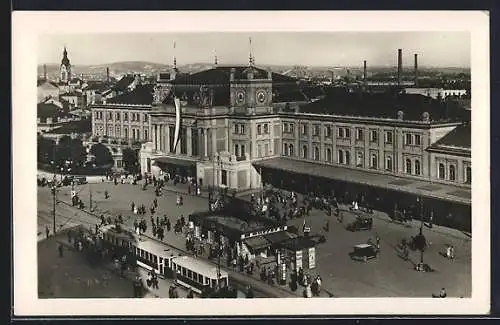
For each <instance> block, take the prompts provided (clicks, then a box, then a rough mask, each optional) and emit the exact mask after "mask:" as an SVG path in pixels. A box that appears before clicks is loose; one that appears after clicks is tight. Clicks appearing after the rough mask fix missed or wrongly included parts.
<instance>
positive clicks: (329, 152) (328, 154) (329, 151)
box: [326, 148, 332, 162]
mask: <svg viewBox="0 0 500 325" xmlns="http://www.w3.org/2000/svg"><path fill="white" fill-rule="evenodd" d="M326 161H328V162H332V149H330V148H326Z"/></svg>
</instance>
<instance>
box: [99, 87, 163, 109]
mask: <svg viewBox="0 0 500 325" xmlns="http://www.w3.org/2000/svg"><path fill="white" fill-rule="evenodd" d="M107 102H108V103H115V104H133V105H151V104H152V103H153V85H152V84H147V85H139V86H137V87H136V88H135V89H134V90H132V91H130V92H127V93H125V94H122V95H119V96H116V97H113V98H110V99H108V100H107Z"/></svg>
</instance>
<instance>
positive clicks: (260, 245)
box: [243, 236, 270, 251]
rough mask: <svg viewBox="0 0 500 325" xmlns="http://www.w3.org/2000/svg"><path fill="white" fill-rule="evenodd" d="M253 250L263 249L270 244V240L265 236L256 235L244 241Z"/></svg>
mask: <svg viewBox="0 0 500 325" xmlns="http://www.w3.org/2000/svg"><path fill="white" fill-rule="evenodd" d="M243 242H244V243H245V244H246V245H247V246H248V248H250V249H251V250H253V251H257V250H261V249H264V248H266V247H269V246H270V242H269V241H268V240H267V239H266V238H264V236H255V237H251V238H248V239H245V240H244V241H243Z"/></svg>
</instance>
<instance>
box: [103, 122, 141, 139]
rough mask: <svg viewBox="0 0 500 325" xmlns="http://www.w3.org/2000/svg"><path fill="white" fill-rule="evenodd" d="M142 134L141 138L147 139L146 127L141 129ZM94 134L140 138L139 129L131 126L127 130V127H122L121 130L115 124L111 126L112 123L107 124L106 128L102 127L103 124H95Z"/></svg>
mask: <svg viewBox="0 0 500 325" xmlns="http://www.w3.org/2000/svg"><path fill="white" fill-rule="evenodd" d="M105 131H106V132H105ZM122 131H123V132H122ZM129 132H130V133H129ZM143 134H144V138H143V139H145V140H147V139H149V138H148V136H149V132H148V130H147V129H145V130H144V131H143ZM96 135H97V136H100V135H105V136H109V137H115V138H125V139H128V138H129V137H131V138H132V140H141V130H140V129H138V128H131V129H130V131H129V128H123V130H122V129H121V128H120V127H119V126H116V127H114V128H113V126H112V125H109V126H108V127H107V128H106V129H105V128H104V126H103V125H98V126H96Z"/></svg>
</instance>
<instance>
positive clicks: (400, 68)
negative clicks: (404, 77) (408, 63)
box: [398, 49, 403, 86]
mask: <svg viewBox="0 0 500 325" xmlns="http://www.w3.org/2000/svg"><path fill="white" fill-rule="evenodd" d="M402 73H403V50H402V49H398V86H401V74H402Z"/></svg>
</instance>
